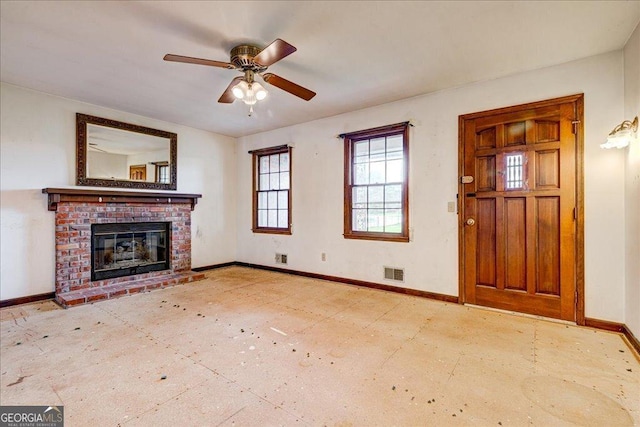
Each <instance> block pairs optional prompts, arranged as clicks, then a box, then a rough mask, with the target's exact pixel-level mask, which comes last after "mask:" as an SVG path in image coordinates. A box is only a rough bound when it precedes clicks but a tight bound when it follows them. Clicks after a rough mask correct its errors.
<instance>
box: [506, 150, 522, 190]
mask: <svg viewBox="0 0 640 427" xmlns="http://www.w3.org/2000/svg"><path fill="white" fill-rule="evenodd" d="M523 160H524V156H523V155H522V154H507V155H506V156H505V162H506V169H507V173H506V175H507V178H506V187H507V189H508V190H513V189H518V188H522V187H523V184H524V180H523V176H522V175H523V169H524V166H523V164H524V162H523Z"/></svg>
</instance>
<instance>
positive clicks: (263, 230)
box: [251, 228, 291, 235]
mask: <svg viewBox="0 0 640 427" xmlns="http://www.w3.org/2000/svg"><path fill="white" fill-rule="evenodd" d="M251 231H253V232H254V233H261V234H284V235H291V229H286V228H252V229H251Z"/></svg>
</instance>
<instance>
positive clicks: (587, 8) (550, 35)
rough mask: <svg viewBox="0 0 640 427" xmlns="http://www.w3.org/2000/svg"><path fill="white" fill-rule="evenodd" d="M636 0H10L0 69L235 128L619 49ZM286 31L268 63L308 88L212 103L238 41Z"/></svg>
mask: <svg viewBox="0 0 640 427" xmlns="http://www.w3.org/2000/svg"><path fill="white" fill-rule="evenodd" d="M639 21H640V1H586V2H581V1H567V2H562V1H541V2H533V1H496V2H480V1H473V2H464V1H442V2H440V1H416V2H400V1H390V2H386V1H378V2H366V1H349V2H346V1H345V2H337V1H327V2H325V1H314V2H311V1H301V2H293V1H261V2H244V1H234V2H227V1H209V2H207V1H197V2H191V1H154V2H151V1H148V2H147V1H145V2H134V1H121V2H119V1H114V2H106V1H101V2H95V1H69V2H62V1H46V2H44V1H35V2H29V1H6V0H3V1H2V2H0V79H1V80H2V81H3V82H7V83H11V84H15V85H18V86H22V87H27V88H31V89H35V90H38V91H42V92H46V93H50V94H54V95H59V96H63V97H67V98H72V99H76V100H80V101H83V102H88V103H91V104H96V105H100V106H104V107H109V108H113V109H117V110H121V111H126V112H129V113H133V114H138V115H142V116H147V117H152V118H156V119H160V120H164V121H168V122H173V123H179V124H182V125H186V126H191V127H194V128H198V129H204V130H209V131H212V132H216V133H220V134H223V135H229V136H234V137H238V136H243V135H249V134H253V133H257V132H262V131H266V130H271V129H276V128H280V127H284V126H288V125H293V124H296V123H302V122H307V121H311V120H314V119H318V118H322V117H328V116H333V115H336V114H340V113H344V112H348V111H354V110H359V109H362V108H366V107H370V106H374V105H379V104H383V103H387V102H392V101H396V100H400V99H404V98H408V97H412V96H416V95H421V94H425V93H429V92H433V91H437V90H441V89H444V88H449V87H453V86H459V85H462V84H466V83H470V82H474V81H482V80H488V79H493V78H497V77H501V76H505V75H509V74H513V73H517V72H521V71H526V70H532V69H537V68H541V67H546V66H550V65H554V64H559V63H563V62H567V61H571V60H574V59H578V58H583V57H587V56H591V55H596V54H599V53H604V52H608V51H613V50H618V49H621V48H623V46H624V44H625V42H626V41H627V40H628V38H629V36H630V35H631V33H632V32H633V30H634V28H635V27H636V25H637V24H638V22H639ZM276 38H282V39H283V40H286V41H287V42H289V43H291V44H292V45H294V46H296V47H297V48H298V51H297V52H295V53H293V54H292V55H290V56H288V57H287V58H285V59H283V60H282V61H280V62H278V63H276V64H274V65H272V66H271V67H269V72H271V73H275V74H278V75H279V76H281V77H284V78H286V79H288V80H291V81H293V82H296V83H298V84H300V85H302V86H304V87H307V88H309V89H311V90H313V91H315V92H317V96H316V97H315V98H313V99H312V100H311V101H309V102H306V101H303V100H301V99H299V98H297V97H294V96H292V95H290V94H288V93H286V92H283V91H282V90H280V89H278V88H276V87H273V86H270V85H265V86H266V87H267V89H268V90H269V96H268V97H267V99H266V100H264V101H261V102H258V104H257V106H256V108H255V113H254V114H253V116H252V117H248V114H247V113H248V107H247V106H246V105H244V104H243V103H242V102H239V101H236V102H235V103H233V104H219V103H218V102H217V99H218V97H219V96H220V94H221V93H222V92H223V91H224V90H225V89H226V87H227V85H228V84H229V82H230V81H231V79H232V78H233V77H236V76H239V75H240V74H239V73H238V72H237V71H233V70H226V69H222V68H214V67H207V66H202V65H194V64H183V63H174V62H166V61H163V59H162V58H163V56H164V55H165V54H167V53H173V54H179V55H186V56H193V57H199V58H207V59H214V60H218V61H228V60H229V51H230V50H231V48H232V47H233V46H235V45H237V44H239V43H246V42H249V43H254V44H257V45H260V46H266V45H267V44H269V43H270V42H272V41H273V40H275V39H276Z"/></svg>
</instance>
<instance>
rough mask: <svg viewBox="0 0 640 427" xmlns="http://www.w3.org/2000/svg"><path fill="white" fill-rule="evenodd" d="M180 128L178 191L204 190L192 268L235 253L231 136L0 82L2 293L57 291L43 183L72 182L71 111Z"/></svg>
mask: <svg viewBox="0 0 640 427" xmlns="http://www.w3.org/2000/svg"><path fill="white" fill-rule="evenodd" d="M76 112H82V113H85V114H91V115H95V116H100V117H106V118H110V119H115V120H120V121H124V122H128V123H133V124H138V125H143V126H148V127H152V128H157V129H161V130H166V131H170V132H176V133H177V134H178V189H177V191H178V192H181V193H201V194H202V199H200V201H199V202H198V205H197V206H196V209H195V211H194V212H193V215H192V222H191V230H192V255H193V258H192V266H193V267H198V266H205V265H211V264H217V263H223V262H229V261H233V260H235V259H236V233H235V230H236V187H235V181H236V180H235V176H236V171H235V167H234V165H235V157H236V151H235V148H236V147H235V139H233V138H229V137H225V136H221V135H216V134H213V133H210V132H206V131H201V130H197V129H193V128H188V127H185V126H179V125H176V124H173V123H167V122H161V121H158V120H153V119H149V118H145V117H140V116H135V115H131V114H127V113H124V112H121V111H115V110H109V109H106V108H102V107H98V106H95V105H90V104H85V103H81V102H77V101H73V100H69V99H64V98H60V97H56V96H51V95H47V94H43V93H39V92H34V91H31V90H26V89H22V88H19V87H16V86H12V85H8V84H5V83H2V84H1V86H0V123H1V124H2V126H0V223H1V228H0V236H1V238H0V242H1V247H0V251H1V252H0V299H2V300H5V299H10V298H17V297H22V296H28V295H34V294H40V293H46V292H52V291H53V290H54V267H55V251H54V250H55V245H54V212H49V211H48V210H47V203H46V200H47V198H46V195H44V194H42V192H41V190H42V189H43V188H45V187H72V186H74V185H75V152H76V151H75V144H76V142H75V141H76V134H75V129H76V127H75V120H76V117H75V114H76Z"/></svg>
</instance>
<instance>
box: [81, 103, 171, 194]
mask: <svg viewBox="0 0 640 427" xmlns="http://www.w3.org/2000/svg"><path fill="white" fill-rule="evenodd" d="M77 131H78V135H77V136H78V141H77V157H78V170H77V174H78V178H77V184H78V185H91V186H105V187H124V188H141V189H160V190H175V189H176V188H177V185H176V176H177V166H176V162H177V153H176V152H177V135H176V134H175V133H171V132H165V131H161V130H157V129H151V128H145V127H142V126H137V125H132V124H128V123H123V122H118V121H115V120H109V119H102V118H99V117H93V116H88V115H85V114H80V113H78V114H77Z"/></svg>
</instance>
